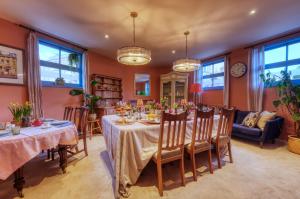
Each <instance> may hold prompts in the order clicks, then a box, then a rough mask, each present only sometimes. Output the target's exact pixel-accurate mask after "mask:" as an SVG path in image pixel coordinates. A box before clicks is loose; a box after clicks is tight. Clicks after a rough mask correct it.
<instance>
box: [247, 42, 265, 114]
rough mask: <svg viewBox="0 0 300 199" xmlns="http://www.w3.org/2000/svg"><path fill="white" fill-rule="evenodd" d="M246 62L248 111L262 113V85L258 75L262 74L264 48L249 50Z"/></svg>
mask: <svg viewBox="0 0 300 199" xmlns="http://www.w3.org/2000/svg"><path fill="white" fill-rule="evenodd" d="M248 62H249V63H248V70H249V71H248V78H247V79H248V82H247V88H248V92H247V95H248V96H247V97H248V109H249V110H251V111H262V103H263V93H264V84H263V81H262V79H261V78H260V75H261V74H263V73H264V47H263V46H260V47H254V48H252V49H250V50H249V60H248Z"/></svg>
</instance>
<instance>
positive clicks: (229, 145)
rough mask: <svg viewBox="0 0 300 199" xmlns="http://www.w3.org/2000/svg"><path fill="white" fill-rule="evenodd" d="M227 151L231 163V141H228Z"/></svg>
mask: <svg viewBox="0 0 300 199" xmlns="http://www.w3.org/2000/svg"><path fill="white" fill-rule="evenodd" d="M228 152H229V159H230V163H233V159H232V153H231V142H230V141H229V142H228Z"/></svg>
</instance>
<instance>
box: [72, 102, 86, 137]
mask: <svg viewBox="0 0 300 199" xmlns="http://www.w3.org/2000/svg"><path fill="white" fill-rule="evenodd" d="M88 113H89V109H88V108H87V107H84V106H82V107H76V108H75V109H74V118H73V122H74V124H75V125H76V127H77V130H78V132H85V131H86V126H87V121H88Z"/></svg>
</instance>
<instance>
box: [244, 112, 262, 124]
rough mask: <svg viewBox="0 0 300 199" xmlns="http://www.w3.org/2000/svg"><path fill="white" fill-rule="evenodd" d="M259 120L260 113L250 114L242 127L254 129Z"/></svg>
mask: <svg viewBox="0 0 300 199" xmlns="http://www.w3.org/2000/svg"><path fill="white" fill-rule="evenodd" d="M258 119H259V112H250V113H249V114H248V115H247V116H246V117H245V119H244V120H243V123H242V125H244V126H247V127H250V128H254V127H255V126H256V124H257V121H258Z"/></svg>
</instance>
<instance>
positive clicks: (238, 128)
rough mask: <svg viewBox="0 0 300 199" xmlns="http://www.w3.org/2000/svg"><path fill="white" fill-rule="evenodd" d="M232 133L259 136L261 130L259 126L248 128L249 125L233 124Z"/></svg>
mask: <svg viewBox="0 0 300 199" xmlns="http://www.w3.org/2000/svg"><path fill="white" fill-rule="evenodd" d="M232 133H233V134H234V135H236V134H244V135H249V136H257V137H259V136H261V134H262V131H261V129H259V128H249V127H246V126H243V125H239V124H233V127H232Z"/></svg>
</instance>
